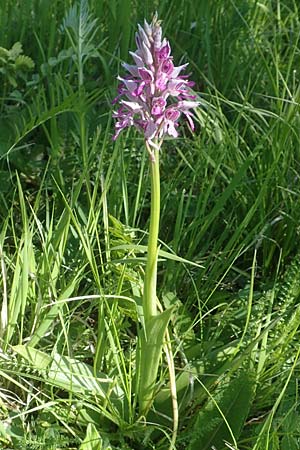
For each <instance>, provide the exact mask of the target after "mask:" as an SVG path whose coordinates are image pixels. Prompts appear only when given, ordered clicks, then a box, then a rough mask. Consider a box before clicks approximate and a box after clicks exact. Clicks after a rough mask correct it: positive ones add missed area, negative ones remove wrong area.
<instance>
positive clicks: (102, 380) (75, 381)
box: [48, 354, 122, 398]
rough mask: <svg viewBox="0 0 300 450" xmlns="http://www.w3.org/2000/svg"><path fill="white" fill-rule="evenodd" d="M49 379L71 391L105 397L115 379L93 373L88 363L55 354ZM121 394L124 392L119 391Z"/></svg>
mask: <svg viewBox="0 0 300 450" xmlns="http://www.w3.org/2000/svg"><path fill="white" fill-rule="evenodd" d="M48 381H49V382H50V383H52V384H54V385H55V386H58V387H60V388H62V389H66V390H68V391H70V392H77V393H87V392H88V393H89V394H91V395H99V396H100V397H103V398H105V397H106V392H107V391H108V390H109V388H110V387H111V384H112V382H113V380H112V379H111V378H109V377H107V376H106V375H105V374H100V373H99V374H98V375H97V377H95V376H94V374H93V368H92V367H91V366H89V365H88V364H85V363H82V362H79V361H77V360H76V359H73V358H69V357H67V356H61V355H59V354H55V355H54V358H53V361H52V364H51V366H50V369H49V372H48ZM119 394H120V395H121V394H122V393H121V392H119Z"/></svg>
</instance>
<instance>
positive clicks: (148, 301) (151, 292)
mask: <svg viewBox="0 0 300 450" xmlns="http://www.w3.org/2000/svg"><path fill="white" fill-rule="evenodd" d="M147 149H148V151H149V153H150V171H151V212H150V229H149V240H148V254H147V263H146V272H145V280H144V299H143V300H144V301H143V310H144V320H145V327H146V330H147V324H148V323H149V320H150V319H151V317H153V316H156V314H157V306H156V282H157V280H156V279H157V252H158V248H157V241H158V231H159V218H160V179H159V150H158V149H155V150H150V149H149V147H148V145H147Z"/></svg>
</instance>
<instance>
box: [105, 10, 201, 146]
mask: <svg viewBox="0 0 300 450" xmlns="http://www.w3.org/2000/svg"><path fill="white" fill-rule="evenodd" d="M160 24H161V22H160V21H159V20H158V18H157V15H156V14H155V15H154V17H153V20H152V22H151V23H150V24H148V23H147V22H146V20H145V21H144V27H142V26H141V25H138V31H137V33H136V44H137V50H136V51H135V52H129V53H130V55H131V56H132V58H133V62H134V64H133V65H129V64H126V63H123V68H124V69H125V70H126V71H127V72H128V75H126V76H124V77H118V78H119V80H120V81H122V85H121V88H119V94H118V96H117V97H116V98H115V99H114V100H113V104H116V103H119V104H120V105H122V107H121V108H119V109H118V110H117V111H116V112H114V114H113V117H114V118H115V119H116V124H115V135H114V137H113V139H114V140H115V139H117V137H118V136H119V134H120V132H121V131H122V130H123V129H125V128H127V127H130V126H132V125H133V126H134V127H136V128H137V129H138V130H139V131H140V132H141V133H142V134H143V135H144V138H145V140H146V141H147V143H148V145H150V146H154V141H156V140H160V141H162V140H163V138H164V137H165V136H166V135H168V136H172V137H177V136H178V131H177V128H178V125H179V124H178V119H179V118H180V116H182V117H185V118H186V120H187V121H188V123H189V127H190V129H191V130H192V131H193V130H194V123H193V113H192V110H193V109H194V108H196V107H197V106H199V102H197V101H194V98H195V96H194V95H193V93H192V91H191V87H192V86H193V85H194V83H193V82H191V81H189V80H188V76H187V75H180V73H181V72H182V71H183V70H184V69H185V68H186V66H187V64H183V65H181V66H177V67H175V66H174V63H173V58H172V56H171V47H170V44H169V42H168V41H167V40H166V39H165V38H163V39H162V29H161V26H160ZM191 99H192V100H193V101H192V100H191Z"/></svg>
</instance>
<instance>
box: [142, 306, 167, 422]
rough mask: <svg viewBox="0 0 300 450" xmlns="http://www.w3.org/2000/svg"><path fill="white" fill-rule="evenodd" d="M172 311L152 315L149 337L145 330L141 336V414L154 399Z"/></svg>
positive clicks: (148, 329)
mask: <svg viewBox="0 0 300 450" xmlns="http://www.w3.org/2000/svg"><path fill="white" fill-rule="evenodd" d="M172 312H173V308H169V309H167V310H166V311H164V312H163V313H161V314H159V315H157V316H154V317H152V318H151V319H150V321H149V323H148V324H147V337H145V333H144V332H143V331H142V332H141V333H140V336H139V347H140V369H139V370H140V373H139V405H140V412H141V414H145V413H146V412H147V411H148V409H149V407H150V406H151V403H152V401H153V399H154V391H155V385H156V378H157V371H158V365H159V361H160V359H161V353H162V346H163V343H164V336H165V332H166V329H167V326H168V323H169V320H170V317H171V314H172Z"/></svg>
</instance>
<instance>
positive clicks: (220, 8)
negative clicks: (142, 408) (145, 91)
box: [0, 0, 300, 450]
mask: <svg viewBox="0 0 300 450" xmlns="http://www.w3.org/2000/svg"><path fill="white" fill-rule="evenodd" d="M298 8H299V7H298V5H297V2H296V1H293V0H282V1H280V0H278V1H276V2H274V1H271V0H264V1H261V2H256V1H248V2H245V1H231V0H228V1H227V0H225V1H223V0H222V1H221V0H220V1H219V0H217V1H214V2H206V1H201V0H199V1H198V2H196V3H195V2H194V1H193V2H192V1H189V0H185V1H183V0H176V1H174V2H172V3H169V2H165V1H161V2H159V3H158V2H148V1H146V2H144V3H143V5H142V4H141V3H140V2H134V1H129V0H128V1H127V0H122V2H117V1H111V2H104V1H102V0H98V1H94V0H91V1H90V2H87V1H84V0H81V1H78V2H75V1H74V2H71V1H70V2H69V1H68V2H66V1H62V0H56V1H51V2H50V1H48V0H43V1H39V2H35V1H33V0H26V1H22V2H17V3H16V2H12V1H11V0H3V1H2V2H1V5H0V29H1V35H0V47H1V48H0V80H1V83H0V114H1V120H0V217H1V220H0V266H1V281H0V289H1V303H0V308H1V309H0V310H1V321H0V349H1V350H0V379H1V383H0V443H1V444H0V447H1V448H4V449H5V448H7V449H9V448H13V449H28V450H29V449H45V450H46V449H47V450H50V449H59V448H61V449H80V450H88V449H97V450H100V449H109V448H111V449H118V448H119V449H130V450H131V449H137V448H138V449H151V448H153V449H157V450H158V449H168V448H170V447H172V446H173V448H177V449H185V448H188V449H189V450H192V449H204V450H205V449H211V448H216V449H218V450H223V449H226V448H232V449H240V450H246V449H253V450H258V449H260V450H266V449H270V450H271V449H272V450H275V449H285V448H289V449H294V448H295V449H297V448H299V440H300V429H299V394H298V377H299V362H298V358H299V344H298V342H299V331H298V329H299V320H300V309H299V294H300V255H299V216H300V205H299V203H300V202H299V194H300V190H299V173H300V165H299V161H300V158H299V156H300V145H299V140H300V139H299V129H300V126H299V125H300V119H299V117H300V116H299V92H300V90H299V67H300V51H299V37H300V22H299V9H298ZM156 9H157V11H158V14H159V17H160V18H161V19H163V28H164V33H165V35H166V36H167V37H168V39H169V41H170V42H171V44H172V50H173V54H174V61H176V63H177V64H181V63H183V62H189V68H190V71H191V72H192V73H193V74H192V78H193V80H194V81H195V82H196V86H195V87H194V90H195V92H196V93H197V95H198V94H199V96H200V101H201V106H200V108H198V109H197V113H196V114H197V117H196V120H195V126H196V130H195V133H194V134H191V133H190V132H189V130H188V129H187V127H184V126H183V127H181V134H180V137H179V138H178V139H176V140H166V141H165V143H164V147H163V151H162V152H161V154H160V164H161V223H160V233H159V239H160V241H159V243H160V249H159V254H158V272H157V274H158V282H157V297H158V301H159V302H158V308H159V310H162V309H169V308H172V311H173V312H172V315H171V318H170V325H169V332H168V334H166V336H165V353H164V355H163V356H162V358H161V362H160V368H159V373H158V378H157V383H156V386H155V397H154V403H153V406H152V407H151V410H150V411H149V412H148V414H147V415H146V416H145V415H140V413H139V408H138V399H137V397H136V395H135V390H134V386H135V383H136V375H137V373H136V369H137V367H138V361H137V359H136V354H137V353H136V349H137V335H138V324H139V320H140V317H141V308H142V294H143V279H144V269H145V263H146V248H147V247H146V244H147V240H148V230H149V213H150V183H149V176H150V175H149V165H148V155H147V152H146V151H145V149H144V142H143V139H142V138H141V136H140V135H138V133H136V132H135V131H134V130H132V129H130V130H128V131H125V132H123V133H122V135H121V136H120V138H119V139H118V140H117V141H116V142H113V141H112V135H113V133H114V131H113V121H112V106H111V101H112V99H113V98H114V97H115V95H116V91H117V80H116V75H117V74H118V73H120V72H121V70H122V69H121V62H122V61H126V62H128V51H129V50H134V48H135V44H134V32H135V30H136V26H137V23H142V22H143V20H144V17H145V18H146V19H147V20H148V21H150V20H151V17H152V14H153V13H154V11H155V10H156ZM173 366H174V371H175V381H176V391H177V406H178V409H179V424H178V425H179V428H178V435H177V439H176V443H175V444H174V439H173V440H172V437H174V409H175V408H176V402H174V401H173V402H172V395H173V394H174V390H173V391H171V389H170V387H171V386H173V388H174V383H173V384H172V381H174V380H172V376H171V378H170V373H171V374H172V370H171V371H170V367H171V368H172V367H173ZM170 382H171V385H170ZM172 392H173V394H172ZM173 400H174V396H173Z"/></svg>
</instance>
